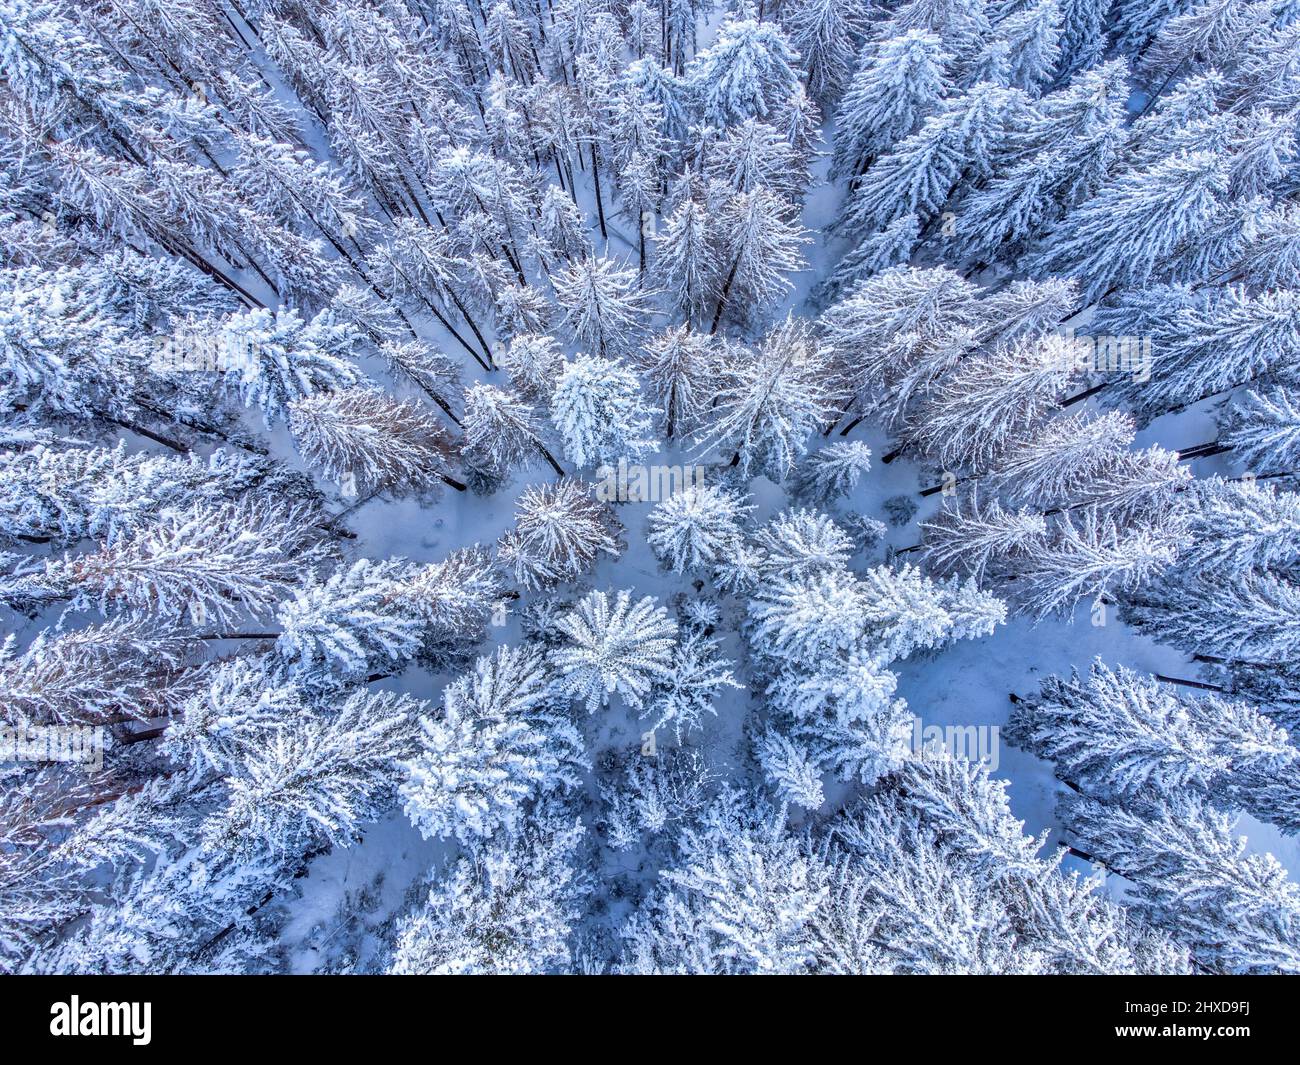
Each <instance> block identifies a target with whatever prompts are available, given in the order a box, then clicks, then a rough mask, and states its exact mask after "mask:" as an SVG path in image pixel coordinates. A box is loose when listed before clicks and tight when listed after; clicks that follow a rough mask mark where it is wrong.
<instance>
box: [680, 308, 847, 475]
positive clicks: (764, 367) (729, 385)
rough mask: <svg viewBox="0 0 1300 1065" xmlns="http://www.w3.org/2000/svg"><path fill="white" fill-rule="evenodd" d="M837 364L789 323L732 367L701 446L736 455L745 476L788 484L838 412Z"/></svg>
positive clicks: (803, 326)
mask: <svg viewBox="0 0 1300 1065" xmlns="http://www.w3.org/2000/svg"><path fill="white" fill-rule="evenodd" d="M832 360H833V350H832V349H830V348H828V347H827V346H826V345H825V344H824V343H822V342H820V341H818V340H817V339H816V338H815V337H813V335H812V333H811V330H810V329H809V328H808V326H807V323H806V322H802V321H796V320H795V319H793V318H788V319H787V320H786V321H785V322H783V323H781V324H780V325H778V326H777V327H776V328H775V329H774V330H773V331H772V332H771V333H770V334H769V335H768V336H767V337H766V338H765V339H764V340H763V343H762V344H761V345H760V346H759V348H758V350H757V351H756V352H754V353H753V356H752V357H751V358H748V359H744V360H742V359H740V358H737V359H736V360H735V361H734V362H732V363H730V364H729V365H728V366H727V373H726V376H725V377H724V379H723V383H722V387H721V388H720V389H719V391H718V395H717V401H716V406H715V408H714V409H713V411H712V412H711V414H710V424H709V425H708V426H707V427H706V428H705V429H704V430H703V432H701V433H700V435H699V437H698V440H699V442H700V444H701V446H707V447H717V448H719V449H720V450H723V451H731V452H733V454H734V455H735V456H736V458H735V462H736V463H737V464H738V466H739V468H740V470H741V472H742V473H750V472H751V471H752V472H754V473H763V474H766V475H767V476H768V477H770V478H771V479H772V480H775V481H780V480H783V479H784V478H785V476H786V475H787V474H788V473H789V472H790V471H791V469H793V467H794V465H795V463H796V462H797V461H798V460H799V459H800V458H801V457H802V456H803V455H804V453H805V452H806V450H807V439H808V437H809V436H811V435H812V434H813V432H815V431H816V430H818V429H820V428H821V427H822V426H823V425H824V424H825V422H826V419H827V417H828V416H829V415H830V413H831V411H832V410H833V409H834V400H835V397H836V392H837V382H836V379H835V378H836V376H837V375H836V372H835V371H836V367H835V365H834V363H833V361H832Z"/></svg>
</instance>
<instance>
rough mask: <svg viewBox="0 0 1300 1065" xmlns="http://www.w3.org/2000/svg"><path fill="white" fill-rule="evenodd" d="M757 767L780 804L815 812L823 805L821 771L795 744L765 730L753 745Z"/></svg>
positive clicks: (809, 756)
mask: <svg viewBox="0 0 1300 1065" xmlns="http://www.w3.org/2000/svg"><path fill="white" fill-rule="evenodd" d="M757 754H758V763H759V765H761V766H762V767H763V773H764V775H765V776H766V777H767V780H768V782H769V783H770V784H771V785H772V787H773V788H774V789H775V791H776V793H777V795H778V796H779V797H780V799H781V801H782V802H789V803H793V804H794V805H795V806H802V807H803V808H804V809H805V810H816V809H817V808H818V807H819V806H821V805H822V803H824V802H825V801H826V796H825V793H824V792H823V790H822V778H821V770H820V769H819V768H818V765H817V763H816V761H815V760H814V759H813V758H812V756H811V755H810V754H809V753H808V751H806V750H805V749H803V748H802V747H801V746H800V745H799V744H797V743H793V742H791V741H790V740H789V739H787V738H786V737H785V736H783V735H781V733H779V732H775V731H773V730H771V729H769V730H768V731H767V732H765V733H764V734H763V737H762V739H761V740H759V742H758V745H757Z"/></svg>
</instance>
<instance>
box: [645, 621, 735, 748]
mask: <svg viewBox="0 0 1300 1065" xmlns="http://www.w3.org/2000/svg"><path fill="white" fill-rule="evenodd" d="M718 646H719V641H718V640H716V639H712V638H710V637H708V636H706V635H704V634H703V632H701V631H700V630H698V629H697V628H694V627H691V626H688V627H687V628H686V629H685V632H684V634H683V636H682V638H681V642H680V643H679V644H678V647H677V650H676V651H675V652H674V655H673V659H674V661H673V666H672V671H671V673H670V674H669V675H668V676H667V677H666V678H664V679H661V680H660V681H658V682H657V683H656V685H655V687H654V689H653V691H652V693H651V697H650V701H649V702H648V703H647V705H646V716H647V717H653V718H654V723H653V724H652V726H651V728H652V729H655V730H658V729H661V728H667V727H671V728H672V730H673V733H674V735H675V736H676V737H677V740H678V742H679V743H680V742H681V739H682V735H683V733H686V732H691V731H694V730H695V729H698V728H701V727H702V725H701V720H702V718H703V717H704V715H705V714H713V715H715V716H716V714H717V712H718V710H717V707H716V706H715V700H716V699H717V698H718V697H719V696H720V695H721V694H722V689H724V688H736V689H739V690H742V691H743V690H744V686H743V685H741V684H739V683H737V681H736V679H735V678H734V677H733V676H732V673H731V668H730V667H731V663H730V662H728V661H727V660H726V659H725V658H723V657H722V656H721V655H719V654H718Z"/></svg>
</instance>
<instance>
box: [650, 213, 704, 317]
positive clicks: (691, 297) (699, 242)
mask: <svg viewBox="0 0 1300 1065" xmlns="http://www.w3.org/2000/svg"><path fill="white" fill-rule="evenodd" d="M654 280H655V284H656V285H658V286H659V287H660V288H661V289H662V290H663V291H664V292H665V293H667V296H668V299H669V300H670V301H671V303H672V306H673V307H674V308H675V309H676V310H677V311H678V312H680V313H681V314H682V315H684V316H685V318H686V320H687V322H691V323H694V322H697V321H699V320H700V318H701V317H702V315H703V314H704V312H705V310H706V308H707V307H709V306H711V305H712V303H713V301H714V299H716V298H717V292H716V289H717V285H718V281H719V278H718V263H717V235H716V233H715V230H714V227H713V226H712V225H710V221H709V215H708V211H707V209H706V208H705V205H704V204H703V203H701V202H700V201H699V200H697V199H696V198H694V197H693V196H686V197H684V198H683V199H682V200H681V202H680V203H678V204H677V207H676V208H675V209H674V210H673V212H672V214H670V215H669V216H668V218H667V219H666V220H665V222H664V229H663V234H662V236H658V237H657V239H656V240H655V265H654Z"/></svg>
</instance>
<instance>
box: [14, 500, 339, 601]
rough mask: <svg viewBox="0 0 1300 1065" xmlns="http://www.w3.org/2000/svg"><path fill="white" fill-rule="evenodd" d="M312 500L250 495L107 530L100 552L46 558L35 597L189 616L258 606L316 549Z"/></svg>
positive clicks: (277, 591)
mask: <svg viewBox="0 0 1300 1065" xmlns="http://www.w3.org/2000/svg"><path fill="white" fill-rule="evenodd" d="M312 516H313V511H312V509H311V508H310V507H306V506H303V505H295V504H288V503H281V502H268V501H266V500H264V499H257V498H248V499H243V500H240V501H238V502H235V503H226V504H223V505H221V506H201V505H199V506H194V507H192V508H189V509H186V510H171V511H166V512H164V513H163V514H162V515H160V516H159V519H158V521H157V522H155V523H153V524H151V525H148V526H145V527H143V528H141V529H139V530H132V531H130V532H127V533H122V534H114V535H110V536H109V537H108V539H107V540H106V541H105V542H104V544H103V545H102V546H101V547H100V549H99V550H98V551H95V552H92V553H89V554H84V555H79V556H76V557H71V556H68V557H64V558H62V559H57V560H51V561H47V562H46V563H45V566H44V569H43V571H42V572H41V573H40V574H39V575H35V576H33V577H32V578H31V581H32V585H33V587H34V591H35V594H36V595H37V596H39V597H50V598H68V599H70V600H71V602H72V603H73V604H74V605H76V606H84V607H90V606H94V607H96V608H97V609H99V610H100V611H101V612H102V613H107V612H109V611H113V610H118V609H128V610H136V611H141V612H143V613H146V614H151V615H157V616H159V617H164V618H182V617H184V618H188V620H189V621H190V623H191V624H193V625H205V624H216V625H227V624H229V623H231V622H234V621H236V620H237V619H238V618H239V617H240V616H241V615H243V614H245V613H249V614H254V615H257V614H264V613H267V612H268V611H269V610H270V609H271V607H272V606H273V605H274V603H275V601H276V600H277V599H278V598H279V596H280V595H281V594H282V593H283V592H284V591H285V590H286V589H288V588H289V587H291V586H292V585H293V584H294V583H295V582H296V580H297V579H298V576H299V574H300V573H301V571H302V570H303V568H304V567H309V566H310V565H311V562H312V561H313V560H314V558H316V557H318V556H319V547H318V546H317V544H316V541H317V539H318V537H317V535H315V530H313V526H312Z"/></svg>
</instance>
